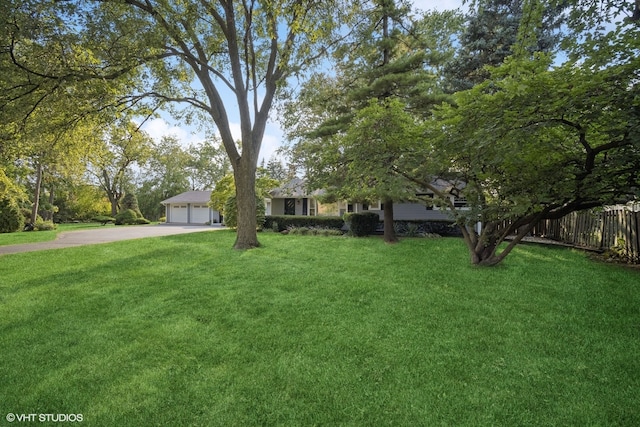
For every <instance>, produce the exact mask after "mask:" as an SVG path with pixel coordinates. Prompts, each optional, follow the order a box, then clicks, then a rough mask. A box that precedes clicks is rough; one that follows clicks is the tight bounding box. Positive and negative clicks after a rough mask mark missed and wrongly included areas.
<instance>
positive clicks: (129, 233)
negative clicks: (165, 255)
mask: <svg viewBox="0 0 640 427" xmlns="http://www.w3.org/2000/svg"><path fill="white" fill-rule="evenodd" d="M223 228H224V227H222V226H221V225H219V224H214V225H168V224H158V225H127V226H117V227H108V226H106V227H104V228H94V229H90V230H77V231H67V232H64V233H60V234H59V235H58V238H57V239H56V240H53V241H51V242H39V243H25V244H22V245H9V246H0V255H4V254H15V253H20V252H33V251H42V250H47V249H59V248H70V247H73V246H84V245H95V244H98V243H109V242H116V241H119V240H132V239H141V238H144V237H159V236H172V235H175V234H185V233H196V232H199V231H211V230H221V229H223ZM36 233H37V231H36Z"/></svg>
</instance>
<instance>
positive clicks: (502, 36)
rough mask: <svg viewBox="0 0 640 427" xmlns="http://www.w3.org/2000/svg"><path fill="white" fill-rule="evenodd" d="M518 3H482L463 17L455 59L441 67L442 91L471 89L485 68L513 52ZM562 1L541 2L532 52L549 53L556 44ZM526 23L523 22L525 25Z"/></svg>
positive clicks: (499, 0) (484, 76)
mask: <svg viewBox="0 0 640 427" xmlns="http://www.w3.org/2000/svg"><path fill="white" fill-rule="evenodd" d="M526 4H529V2H523V1H522V0H484V1H478V2H476V3H475V5H476V8H475V9H474V10H472V11H471V12H470V14H469V15H467V17H466V26H465V30H464V31H463V33H462V34H461V35H460V47H459V50H458V54H457V55H456V57H455V58H454V59H453V60H452V61H451V62H450V63H449V64H447V66H446V67H445V76H446V88H447V91H449V92H452V93H453V92H457V91H460V90H466V89H470V88H472V87H473V86H474V85H476V84H478V83H481V82H483V81H484V80H486V79H487V78H488V77H489V72H488V71H487V70H486V69H485V68H484V67H485V66H486V65H490V66H498V65H500V64H502V62H503V61H504V60H505V58H507V57H508V56H510V55H512V54H513V53H514V50H513V48H514V45H515V43H516V41H517V37H518V31H519V28H520V25H522V23H523V20H522V17H523V13H524V10H523V7H525V5H526ZM565 7H566V6H565V5H564V2H562V1H560V2H548V3H544V8H543V11H542V12H543V16H542V25H541V26H540V27H539V28H537V30H536V38H537V45H536V46H535V47H532V48H533V49H534V50H536V51H541V52H551V51H553V50H554V49H555V48H556V47H557V46H558V43H559V42H560V35H559V32H558V29H559V28H560V26H561V25H562V23H563V14H562V10H563V9H564V8H565ZM525 24H526V22H525Z"/></svg>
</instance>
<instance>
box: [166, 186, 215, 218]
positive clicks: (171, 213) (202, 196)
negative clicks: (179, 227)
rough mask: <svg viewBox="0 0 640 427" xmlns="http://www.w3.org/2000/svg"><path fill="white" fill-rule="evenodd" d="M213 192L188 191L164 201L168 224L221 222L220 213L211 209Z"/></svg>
mask: <svg viewBox="0 0 640 427" xmlns="http://www.w3.org/2000/svg"><path fill="white" fill-rule="evenodd" d="M210 199H211V191H187V192H184V193H181V194H178V195H177V196H173V197H170V198H168V199H166V200H163V201H162V202H161V203H162V204H163V205H164V207H165V212H166V217H167V223H168V224H198V225H202V224H206V223H209V221H211V222H212V223H219V222H220V213H219V212H218V211H216V210H213V209H211V208H210V207H209V200H210Z"/></svg>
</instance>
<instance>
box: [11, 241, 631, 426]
mask: <svg viewBox="0 0 640 427" xmlns="http://www.w3.org/2000/svg"><path fill="white" fill-rule="evenodd" d="M233 239H234V235H233V233H232V232H228V231H215V232H210V233H209V232H205V233H194V234H189V235H180V236H171V237H163V238H157V239H142V240H134V241H129V242H118V243H112V244H106V245H96V246H88V247H82V248H69V249H61V250H53V251H46V252H39V253H27V254H16V255H6V256H2V257H0V361H1V362H0V425H2V426H3V425H6V424H5V422H4V419H5V414H6V413H16V414H30V413H36V414H40V413H42V414H48V413H52V414H82V415H83V419H84V421H83V423H82V424H83V425H88V426H147V425H149V426H151V425H154V426H165V425H166V426H197V425H202V426H254V425H261V426H262V425H267V426H272V425H282V426H311V425H322V426H334V425H340V426H386V425H397V426H440V425H451V426H496V425H498V426H535V425H539V426H552V425H561V426H566V425H575V426H599V425H601V426H605V425H606V426H611V425H625V426H636V425H640V356H639V355H640V272H638V271H634V270H630V269H625V268H622V267H617V266H614V265H605V264H601V263H597V262H593V261H590V260H589V259H588V258H587V257H586V256H585V255H584V254H582V253H580V252H575V251H571V250H567V249H560V248H544V247H538V246H522V247H520V248H518V249H516V250H515V251H514V253H513V254H512V255H510V256H509V257H508V258H507V260H506V262H505V263H504V265H502V266H499V267H497V268H492V269H483V268H475V267H472V266H470V265H469V263H468V255H467V253H466V249H465V247H464V244H463V243H462V242H461V241H460V240H457V239H429V240H427V239H422V240H420V239H415V240H412V239H407V240H404V241H403V242H402V243H401V244H398V245H392V246H390V245H385V244H384V243H383V242H382V241H381V240H380V239H378V238H370V239H352V238H339V237H312V236H308V237H307V236H281V235H277V234H263V235H261V241H262V242H263V244H264V247H263V248H261V249H257V250H252V251H247V252H238V251H233V250H231V249H230V248H231V246H232V244H233ZM20 424H21V425H28V423H20ZM35 424H37V425H43V424H41V423H35ZM35 424H34V425H35ZM78 424H79V423H78ZM44 425H46V424H44Z"/></svg>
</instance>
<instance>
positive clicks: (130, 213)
mask: <svg viewBox="0 0 640 427" xmlns="http://www.w3.org/2000/svg"><path fill="white" fill-rule="evenodd" d="M115 218H116V225H125V224H128V225H131V224H137V221H138V215H137V214H136V211H134V210H133V209H125V210H123V211H121V212H120V213H118V214H117V215H116V216H115Z"/></svg>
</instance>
